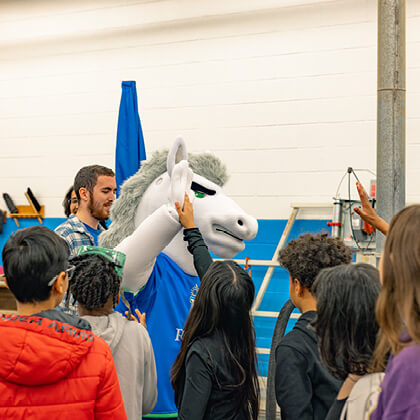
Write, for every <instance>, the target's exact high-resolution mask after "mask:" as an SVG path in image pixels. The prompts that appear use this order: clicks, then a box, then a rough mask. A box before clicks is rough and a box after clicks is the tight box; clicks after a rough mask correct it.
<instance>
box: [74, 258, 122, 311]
mask: <svg viewBox="0 0 420 420" xmlns="http://www.w3.org/2000/svg"><path fill="white" fill-rule="evenodd" d="M71 264H73V265H74V266H75V267H76V269H75V270H74V273H73V276H72V278H71V282H70V292H71V293H72V295H73V297H74V299H75V300H76V301H77V302H78V303H79V304H80V305H83V306H84V307H85V308H86V309H87V310H89V311H91V310H93V309H100V308H103V307H104V306H105V304H106V303H107V301H108V299H109V298H110V297H112V299H113V305H114V307H115V306H116V305H117V303H118V293H119V290H120V284H121V279H120V277H119V276H118V274H117V272H116V271H115V264H114V263H113V262H111V261H109V260H107V259H106V258H105V257H102V256H101V255H89V254H85V255H80V256H77V257H74V258H73V259H72V260H71Z"/></svg>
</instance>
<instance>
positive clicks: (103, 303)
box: [70, 246, 157, 420]
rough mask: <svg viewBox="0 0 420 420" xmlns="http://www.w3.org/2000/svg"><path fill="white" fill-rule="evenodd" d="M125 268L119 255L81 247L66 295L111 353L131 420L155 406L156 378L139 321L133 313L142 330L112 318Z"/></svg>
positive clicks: (149, 347) (117, 315) (118, 317)
mask: <svg viewBox="0 0 420 420" xmlns="http://www.w3.org/2000/svg"><path fill="white" fill-rule="evenodd" d="M124 262H125V255H124V254H122V253H121V252H118V251H113V250H108V249H104V248H100V247H94V246H82V247H80V248H79V249H78V251H77V256H76V257H74V258H73V259H72V264H73V265H74V266H75V267H76V268H75V271H74V276H73V277H72V281H71V284H70V291H71V293H72V295H73V296H74V298H75V300H76V301H77V302H78V308H79V315H80V316H81V317H82V318H83V319H85V320H86V321H88V322H89V323H90V325H91V327H92V331H93V333H94V334H95V335H97V336H99V337H101V338H103V339H104V340H105V341H106V342H107V343H108V345H109V347H110V348H111V352H112V355H113V357H114V363H115V367H116V370H117V374H118V379H119V382H120V387H121V393H122V396H123V400H124V405H125V409H126V413H127V419H129V420H131V419H133V420H134V419H139V418H141V417H142V415H143V414H147V413H149V412H150V411H151V410H152V409H153V407H154V406H155V404H156V400H157V388H156V381H157V378H156V366H155V359H154V353H153V348H152V344H151V341H150V338H149V334H148V333H147V330H146V328H145V324H144V315H142V314H140V312H137V316H138V317H139V320H141V321H142V323H143V324H144V326H143V325H141V324H140V323H138V322H133V321H129V320H127V319H126V318H125V317H123V316H122V315H121V314H120V313H119V312H113V310H114V308H115V306H116V305H117V304H118V301H119V298H120V285H121V276H122V268H123V265H124ZM132 318H133V319H134V317H132Z"/></svg>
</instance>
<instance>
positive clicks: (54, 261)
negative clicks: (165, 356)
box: [0, 226, 127, 420]
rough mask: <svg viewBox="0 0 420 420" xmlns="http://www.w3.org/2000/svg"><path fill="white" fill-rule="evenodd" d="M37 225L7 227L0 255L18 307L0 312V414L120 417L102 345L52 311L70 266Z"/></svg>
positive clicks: (62, 245) (84, 327)
mask: <svg viewBox="0 0 420 420" xmlns="http://www.w3.org/2000/svg"><path fill="white" fill-rule="evenodd" d="M68 256H69V250H68V247H67V244H66V242H65V241H64V240H63V239H62V238H60V237H59V236H58V235H57V234H55V233H54V232H52V231H51V230H49V229H47V228H46V227H43V226H33V227H29V228H26V229H22V230H18V231H17V232H15V233H14V234H13V235H12V236H11V237H10V238H9V240H8V241H7V242H6V245H5V246H4V249H3V253H2V257H3V263H4V271H5V276H6V282H7V285H8V286H9V289H10V290H11V292H12V293H13V294H14V296H15V298H16V303H17V311H18V315H0V335H1V340H0V418H1V419H2V420H3V419H11V420H12V419H13V420H16V419H25V420H26V419H29V418H31V419H60V420H74V419H77V420H82V419H104V420H105V419H126V418H127V417H126V415H125V411H124V404H123V401H122V397H121V391H120V387H119V384H118V377H117V373H116V371H115V366H114V362H113V360H112V354H111V351H110V350H109V347H108V345H107V344H106V343H105V342H104V341H103V340H102V339H100V338H97V337H95V336H94V335H93V334H92V332H91V331H90V325H89V324H88V323H87V322H86V321H84V320H82V319H80V318H79V317H76V316H73V315H69V314H65V313H62V312H59V311H57V310H56V309H55V307H56V306H57V305H58V304H59V303H60V302H61V300H62V299H63V297H64V295H65V293H66V291H67V287H68V282H69V276H70V273H71V271H72V269H73V267H72V266H69V263H68Z"/></svg>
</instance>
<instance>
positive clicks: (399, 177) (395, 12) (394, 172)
mask: <svg viewBox="0 0 420 420" xmlns="http://www.w3.org/2000/svg"><path fill="white" fill-rule="evenodd" d="M377 112H378V120H377V160H376V166H377V181H376V182H377V194H376V197H377V211H378V214H379V215H380V216H381V217H382V218H383V219H385V220H386V221H387V222H390V221H391V219H392V217H393V215H394V214H395V213H397V212H398V211H399V210H401V209H402V208H403V207H405V0H379V1H378V110H377ZM384 243H385V238H384V236H383V235H382V234H381V233H379V232H377V242H376V250H377V252H378V253H380V252H382V251H383V249H384Z"/></svg>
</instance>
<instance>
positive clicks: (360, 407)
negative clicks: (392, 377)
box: [340, 373, 384, 420]
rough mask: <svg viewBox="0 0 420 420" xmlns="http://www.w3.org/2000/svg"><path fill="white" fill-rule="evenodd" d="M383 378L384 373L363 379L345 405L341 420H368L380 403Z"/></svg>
mask: <svg viewBox="0 0 420 420" xmlns="http://www.w3.org/2000/svg"><path fill="white" fill-rule="evenodd" d="M383 378H384V373H370V374H369V375H365V376H363V377H361V378H360V379H359V380H358V381H357V382H356V383H355V385H354V387H353V389H352V391H351V393H350V395H349V397H348V398H347V401H346V403H345V404H344V407H343V411H342V412H341V416H340V420H368V419H369V416H370V414H371V413H372V411H373V410H374V409H375V408H376V405H377V403H378V398H379V394H380V392H381V382H382V380H383Z"/></svg>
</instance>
